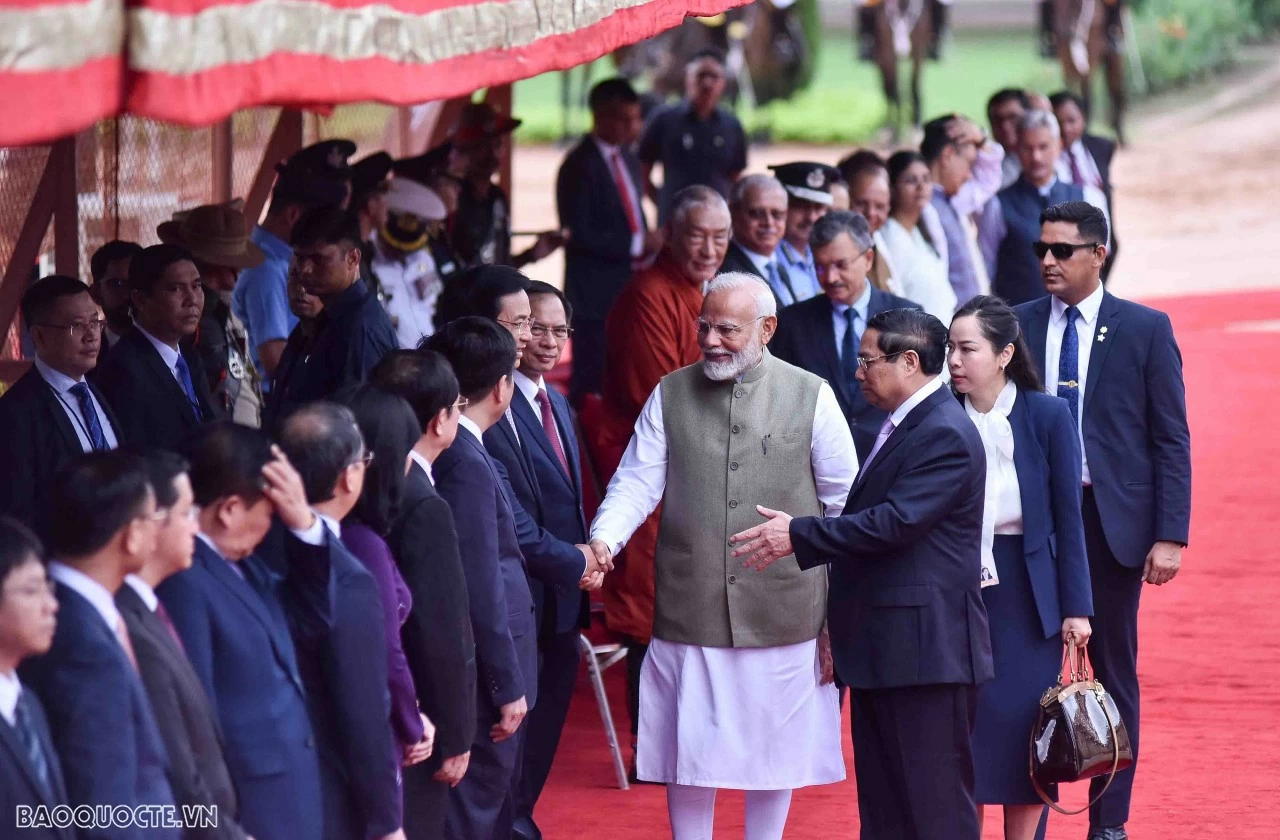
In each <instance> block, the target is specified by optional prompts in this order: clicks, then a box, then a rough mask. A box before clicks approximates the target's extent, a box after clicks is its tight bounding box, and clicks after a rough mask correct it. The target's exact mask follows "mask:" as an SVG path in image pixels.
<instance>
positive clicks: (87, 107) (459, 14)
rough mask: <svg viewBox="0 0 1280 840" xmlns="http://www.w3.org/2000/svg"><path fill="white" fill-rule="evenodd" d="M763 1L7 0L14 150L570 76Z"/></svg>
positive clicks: (6, 140) (5, 69) (3, 46)
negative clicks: (114, 120) (118, 125)
mask: <svg viewBox="0 0 1280 840" xmlns="http://www.w3.org/2000/svg"><path fill="white" fill-rule="evenodd" d="M745 2H747V0H387V2H378V3H372V2H361V0H140V2H131V3H127V4H126V3H125V2H124V1H123V0H0V90H2V91H4V94H3V95H2V96H0V146H17V145H25V144H30V143H42V142H48V141H50V140H53V139H56V138H59V137H64V136H67V135H70V134H73V133H75V132H77V131H80V130H81V129H84V128H87V127H88V126H91V125H93V124H94V123H95V122H97V121H98V120H100V119H104V118H107V117H113V116H117V115H120V114H133V115H135V116H141V117H149V118H152V119H157V120H164V121H167V122H173V123H178V124H182V125H189V126H200V125H209V124H212V123H215V122H217V121H219V120H221V119H224V118H226V117H227V116H229V115H230V114H231V113H233V112H235V111H237V110H239V109H241V108H249V107H253V106H258V105H293V106H323V105H334V104H338V103H343V102H365V101H375V102H384V103H388V104H393V105H407V104H413V103H419V102H429V101H433V100H437V99H446V98H449V97H454V96H459V95H462V94H466V93H469V92H471V91H474V90H478V89H480V88H485V87H490V86H493V85H499V84H504V83H507V82H512V81H515V80H518V79H523V78H527V77H529V76H535V75H537V74H539V73H543V72H546V71H548V70H563V69H566V68H569V67H573V66H575V65H578V64H582V63H584V62H587V61H591V60H594V59H596V58H599V57H601V56H603V55H605V54H606V53H609V52H611V51H612V50H614V49H616V48H618V47H620V46H624V45H626V44H632V43H635V42H637V41H640V40H643V39H645V38H648V37H649V36H651V35H655V34H657V33H659V32H662V31H663V30H666V29H669V28H671V27H673V26H675V25H677V24H678V23H680V21H681V20H682V19H684V17H686V16H688V15H698V16H707V15H715V14H719V13H720V12H723V11H725V10H726V9H729V8H732V7H734V6H739V5H743V4H744V3H745Z"/></svg>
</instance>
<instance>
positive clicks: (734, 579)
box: [729, 575, 738, 583]
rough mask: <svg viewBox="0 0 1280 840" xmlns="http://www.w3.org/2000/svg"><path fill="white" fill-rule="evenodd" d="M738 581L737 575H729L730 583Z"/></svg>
mask: <svg viewBox="0 0 1280 840" xmlns="http://www.w3.org/2000/svg"><path fill="white" fill-rule="evenodd" d="M737 582H738V576H737V575H729V583H737Z"/></svg>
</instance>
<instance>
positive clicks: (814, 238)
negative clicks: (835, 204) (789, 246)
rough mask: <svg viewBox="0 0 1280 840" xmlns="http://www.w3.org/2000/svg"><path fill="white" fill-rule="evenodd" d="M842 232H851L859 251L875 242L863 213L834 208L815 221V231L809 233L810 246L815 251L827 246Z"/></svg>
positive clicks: (850, 236)
mask: <svg viewBox="0 0 1280 840" xmlns="http://www.w3.org/2000/svg"><path fill="white" fill-rule="evenodd" d="M842 233H847V234H849V238H850V239H852V240H853V244H854V246H856V247H857V249H858V251H859V252H862V251H866V250H867V249H868V248H870V247H871V246H872V245H874V244H875V240H874V239H872V237H871V226H870V225H869V224H868V223H867V220H866V218H865V217H864V216H863V215H862V214H861V213H855V212H853V211H852V210H833V211H831V212H830V213H827V214H826V215H824V216H823V217H822V218H820V219H818V221H816V222H814V223H813V232H812V233H810V234H809V247H810V248H812V249H814V250H815V251H816V250H817V249H818V248H825V247H827V246H828V245H830V244H831V243H832V242H834V241H835V240H836V237H838V236H839V235H840V234H842Z"/></svg>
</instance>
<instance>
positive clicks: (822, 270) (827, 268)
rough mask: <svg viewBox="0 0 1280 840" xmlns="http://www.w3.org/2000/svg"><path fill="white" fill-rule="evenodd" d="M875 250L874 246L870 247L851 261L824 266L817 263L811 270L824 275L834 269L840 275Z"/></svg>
mask: <svg viewBox="0 0 1280 840" xmlns="http://www.w3.org/2000/svg"><path fill="white" fill-rule="evenodd" d="M875 249H876V246H874V245H872V246H871V247H870V248H868V249H867V250H865V251H863V252H862V253H861V254H858V256H856V257H854V258H853V259H848V260H835V261H833V262H830V263H827V264H826V265H823V264H821V263H817V264H815V265H814V267H813V269H814V271H816V272H817V273H818V274H826V273H827V272H828V271H830V270H831V269H833V268H834V269H835V270H836V271H839V272H840V273H841V274H843V273H844V272H846V271H848V270H849V269H850V268H852V267H853V266H854V265H855V264H857V262H858V260H860V259H862V258H863V257H865V256H866V255H867V254H870V253H871V252H872V251H874V250H875Z"/></svg>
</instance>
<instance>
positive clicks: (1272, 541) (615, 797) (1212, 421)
mask: <svg viewBox="0 0 1280 840" xmlns="http://www.w3.org/2000/svg"><path fill="white" fill-rule="evenodd" d="M1152 304H1153V305H1155V306H1157V307H1159V308H1161V309H1164V310H1165V311H1167V312H1168V313H1169V314H1170V316H1171V317H1172V319H1173V324H1174V329H1175V331H1176V333H1177V337H1178V341H1179V344H1180V345H1181V347H1182V354H1183V359H1184V361H1185V370H1186V380H1187V395H1188V402H1189V410H1190V417H1191V435H1192V449H1193V457H1194V496H1193V503H1194V508H1193V514H1192V533H1191V548H1190V549H1188V550H1187V552H1186V553H1185V555H1184V563H1183V571H1182V573H1181V574H1180V575H1179V576H1178V578H1177V579H1176V580H1175V581H1174V582H1173V583H1172V584H1169V585H1166V586H1165V587H1163V588H1156V587H1148V588H1147V591H1146V592H1145V593H1144V596H1143V603H1142V627H1141V634H1142V636H1141V640H1142V641H1141V658H1140V669H1141V675H1142V684H1143V710H1144V713H1143V754H1142V758H1141V763H1140V766H1139V771H1138V779H1137V789H1136V794H1135V801H1134V809H1133V817H1132V819H1131V821H1130V823H1129V829H1130V835H1131V836H1132V837H1133V838H1134V840H1146V839H1147V838H1159V840H1182V838H1187V840H1192V838H1194V840H1215V838H1275V837H1280V640H1278V637H1280V608H1278V606H1277V605H1280V546H1278V545H1277V538H1276V535H1277V534H1278V533H1280V529H1278V528H1277V526H1276V520H1277V519H1280V433H1277V431H1276V429H1277V425H1278V423H1277V419H1276V418H1277V416H1280V388H1277V359H1280V293H1277V292H1270V293H1250V294H1238V295H1221V296H1212V297H1207V296H1206V297H1194V298H1176V299H1169V300H1161V301H1153V302H1152ZM1122 328H1123V327H1122ZM624 668H625V665H621V664H620V665H618V666H616V667H615V668H614V669H613V671H612V672H611V673H610V674H609V675H608V677H607V682H608V685H609V692H610V696H611V698H612V700H613V708H614V720H615V723H616V725H617V726H618V729H619V731H620V732H621V733H624V734H623V735H622V738H623V742H624V749H625V748H626V743H627V741H628V738H627V736H626V735H625V733H626V732H627V731H628V730H627V727H628V719H627V715H626V709H625V703H624V687H623V677H624V673H623V669H624ZM845 729H846V735H845V756H846V759H848V758H849V752H850V747H849V743H848V734H847V732H848V723H847V721H846V724H845ZM849 775H850V778H849V780H848V781H846V782H843V783H841V784H838V785H829V786H826V787H819V788H808V789H805V790H802V791H799V792H798V793H797V794H796V796H795V799H794V801H793V804H792V808H791V819H790V821H789V823H788V828H787V837H788V838H851V837H856V836H857V826H858V809H857V802H856V793H855V790H854V784H853V781H852V765H851V764H850V770H849ZM1081 787H1083V786H1081ZM1083 793H1084V791H1083V790H1080V791H1074V792H1071V793H1068V794H1067V801H1068V802H1069V803H1075V802H1082V801H1083V800H1082V795H1083ZM665 801H666V800H665V796H664V792H663V789H662V788H661V787H656V786H652V785H641V786H637V787H634V788H632V789H631V790H630V791H620V790H618V789H617V788H616V785H615V781H614V776H613V769H612V766H611V764H610V761H609V755H608V749H607V746H606V743H605V738H604V731H603V729H602V727H601V724H600V717H599V714H598V711H597V709H596V704H595V698H594V696H593V695H592V693H591V690H590V686H589V685H588V683H587V681H586V679H585V672H584V679H583V680H582V684H581V686H580V688H579V692H578V695H577V697H576V698H575V700H574V706H573V709H572V712H571V715H570V721H569V725H568V727H567V729H566V731H565V736H564V741H563V742H562V745H561V748H560V754H559V756H558V757H557V760H556V766H555V769H554V771H553V772H552V776H551V781H550V783H549V784H548V788H547V790H546V792H545V794H544V795H543V797H542V800H541V802H540V803H539V806H538V811H537V815H536V816H537V819H538V823H539V825H540V826H541V827H542V829H543V833H544V835H545V836H546V837H547V838H548V840H578V838H583V837H607V838H610V840H656V838H663V837H669V836H670V830H669V828H668V825H667V816H666V805H665ZM718 804H719V807H718V808H717V832H716V836H717V838H720V837H724V838H741V837H742V797H741V794H735V793H724V794H722V795H721V797H720V800H719V803H718ZM992 816H993V817H995V815H994V814H993V815H992ZM1086 824H1087V823H1086V818H1085V817H1084V816H1079V817H1062V816H1058V815H1054V817H1052V818H1051V819H1050V823H1049V838H1050V840H1084V836H1085V830H1086ZM997 826H998V817H995V818H994V819H993V820H991V824H990V825H988V827H987V832H986V835H985V837H986V838H993V839H994V838H998V837H1000V836H1001V834H1000V832H999V830H998V828H997ZM940 840H941V839H940Z"/></svg>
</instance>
